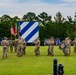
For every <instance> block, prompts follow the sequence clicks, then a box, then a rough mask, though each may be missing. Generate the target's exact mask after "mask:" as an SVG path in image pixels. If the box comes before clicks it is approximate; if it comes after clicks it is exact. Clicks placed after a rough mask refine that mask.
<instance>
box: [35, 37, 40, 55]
mask: <svg viewBox="0 0 76 75" xmlns="http://www.w3.org/2000/svg"><path fill="white" fill-rule="evenodd" d="M34 44H35V50H34V52H35V54H36V56H38V55H40V50H39V49H40V40H39V38H37V39H36V40H35V41H34Z"/></svg>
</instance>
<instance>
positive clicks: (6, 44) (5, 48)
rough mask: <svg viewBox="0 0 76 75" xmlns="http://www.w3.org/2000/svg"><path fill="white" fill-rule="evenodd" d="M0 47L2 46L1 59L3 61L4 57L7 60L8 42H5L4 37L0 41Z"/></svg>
mask: <svg viewBox="0 0 76 75" xmlns="http://www.w3.org/2000/svg"><path fill="white" fill-rule="evenodd" d="M1 45H2V46H3V55H2V58H3V59H4V58H5V57H6V58H7V52H8V45H9V42H8V41H7V38H6V37H4V40H2V42H1Z"/></svg>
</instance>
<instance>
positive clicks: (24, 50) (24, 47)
mask: <svg viewBox="0 0 76 75" xmlns="http://www.w3.org/2000/svg"><path fill="white" fill-rule="evenodd" d="M25 50H26V47H24V48H23V55H25V54H26V52H25Z"/></svg>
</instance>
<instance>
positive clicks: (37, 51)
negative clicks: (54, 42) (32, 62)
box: [34, 47, 40, 55]
mask: <svg viewBox="0 0 76 75" xmlns="http://www.w3.org/2000/svg"><path fill="white" fill-rule="evenodd" d="M34 52H35V54H36V55H40V51H39V47H36V48H35V51H34Z"/></svg>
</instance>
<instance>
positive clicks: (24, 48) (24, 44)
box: [23, 39, 26, 55]
mask: <svg viewBox="0 0 76 75" xmlns="http://www.w3.org/2000/svg"><path fill="white" fill-rule="evenodd" d="M25 50H26V41H25V40H24V39H23V55H25V54H26V51H25Z"/></svg>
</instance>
